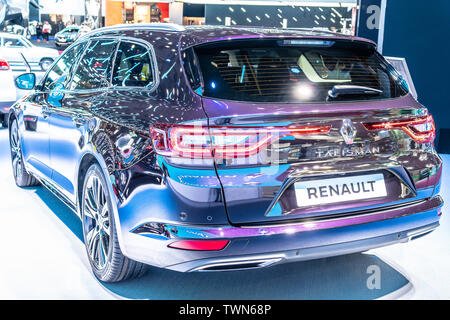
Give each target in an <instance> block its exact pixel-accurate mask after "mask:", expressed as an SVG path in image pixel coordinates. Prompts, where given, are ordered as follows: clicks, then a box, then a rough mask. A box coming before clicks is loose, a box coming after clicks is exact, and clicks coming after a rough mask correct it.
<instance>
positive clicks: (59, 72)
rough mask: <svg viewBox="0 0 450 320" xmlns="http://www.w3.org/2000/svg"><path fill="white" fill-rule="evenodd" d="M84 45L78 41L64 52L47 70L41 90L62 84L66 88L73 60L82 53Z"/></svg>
mask: <svg viewBox="0 0 450 320" xmlns="http://www.w3.org/2000/svg"><path fill="white" fill-rule="evenodd" d="M85 47H86V42H83V43H80V44H79V45H76V46H74V47H72V48H71V49H70V50H69V51H67V52H65V53H64V54H63V55H62V56H61V57H60V58H59V59H58V61H57V62H56V63H55V65H54V66H53V68H52V69H51V70H50V71H49V72H48V74H47V77H46V78H45V80H44V84H43V86H42V90H44V91H45V90H52V89H53V88H55V86H56V85H57V84H58V85H61V84H62V85H63V86H64V88H66V85H67V82H68V81H69V79H70V72H71V70H72V67H73V65H74V64H75V61H76V60H77V58H78V57H79V56H80V54H82V53H83V50H84V48H85Z"/></svg>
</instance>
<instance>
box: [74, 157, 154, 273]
mask: <svg viewBox="0 0 450 320" xmlns="http://www.w3.org/2000/svg"><path fill="white" fill-rule="evenodd" d="M98 183H100V186H99V184H98ZM94 190H97V191H94ZM94 198H95V199H94ZM94 201H97V203H96V204H95V203H94ZM105 206H106V207H105ZM80 207H81V216H82V224H83V238H84V243H85V247H86V252H87V255H88V259H89V263H90V264H91V267H92V271H93V272H94V274H95V276H96V277H97V278H98V279H99V280H101V281H104V282H117V281H123V280H126V279H132V278H136V277H140V276H142V275H143V274H144V273H145V272H146V269H147V266H146V265H145V264H143V263H140V262H137V261H134V260H131V259H129V258H127V257H125V256H124V255H123V253H122V251H121V250H120V246H119V241H118V239H117V232H116V226H115V222H114V216H113V213H112V203H111V198H110V196H109V192H108V188H107V184H106V179H105V178H104V176H103V173H102V170H101V169H100V166H99V165H98V164H96V163H94V164H92V165H91V166H90V167H89V169H88V170H87V172H86V176H85V178H84V183H83V193H82V198H81V203H80ZM108 233H109V234H108ZM105 247H107V248H106V249H105V250H103V249H104V248H105ZM105 258H107V259H106V260H105Z"/></svg>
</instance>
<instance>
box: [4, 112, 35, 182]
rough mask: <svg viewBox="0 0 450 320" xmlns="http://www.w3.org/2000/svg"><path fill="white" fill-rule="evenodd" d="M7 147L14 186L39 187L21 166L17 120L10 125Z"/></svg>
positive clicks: (22, 165) (21, 157)
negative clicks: (9, 152)
mask: <svg viewBox="0 0 450 320" xmlns="http://www.w3.org/2000/svg"><path fill="white" fill-rule="evenodd" d="M9 147H10V150H11V163H12V167H13V175H14V180H15V181H16V184H17V185H18V186H19V187H31V186H37V185H39V181H38V180H37V179H36V178H35V177H33V176H32V175H31V174H29V173H28V172H27V170H26V169H25V166H24V164H23V156H22V147H21V143H20V134H19V127H18V125H17V120H14V121H13V122H12V123H11V130H10V131H9Z"/></svg>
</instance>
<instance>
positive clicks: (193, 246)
mask: <svg viewBox="0 0 450 320" xmlns="http://www.w3.org/2000/svg"><path fill="white" fill-rule="evenodd" d="M228 242H230V241H229V240H181V241H175V242H172V243H171V244H169V247H170V248H175V249H183V250H193V251H214V250H222V249H223V248H225V247H226V246H227V244H228Z"/></svg>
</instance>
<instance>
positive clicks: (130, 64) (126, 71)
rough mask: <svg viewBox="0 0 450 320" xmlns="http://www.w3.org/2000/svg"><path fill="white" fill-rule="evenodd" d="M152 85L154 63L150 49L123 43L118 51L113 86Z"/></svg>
mask: <svg viewBox="0 0 450 320" xmlns="http://www.w3.org/2000/svg"><path fill="white" fill-rule="evenodd" d="M152 83H153V73H152V62H151V59H150V52H149V50H148V48H146V47H145V46H142V45H139V44H135V43H131V42H122V43H121V44H120V46H119V49H118V50H117V58H116V62H115V65H114V73H113V78H112V85H113V86H119V87H148V86H150V85H152Z"/></svg>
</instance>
